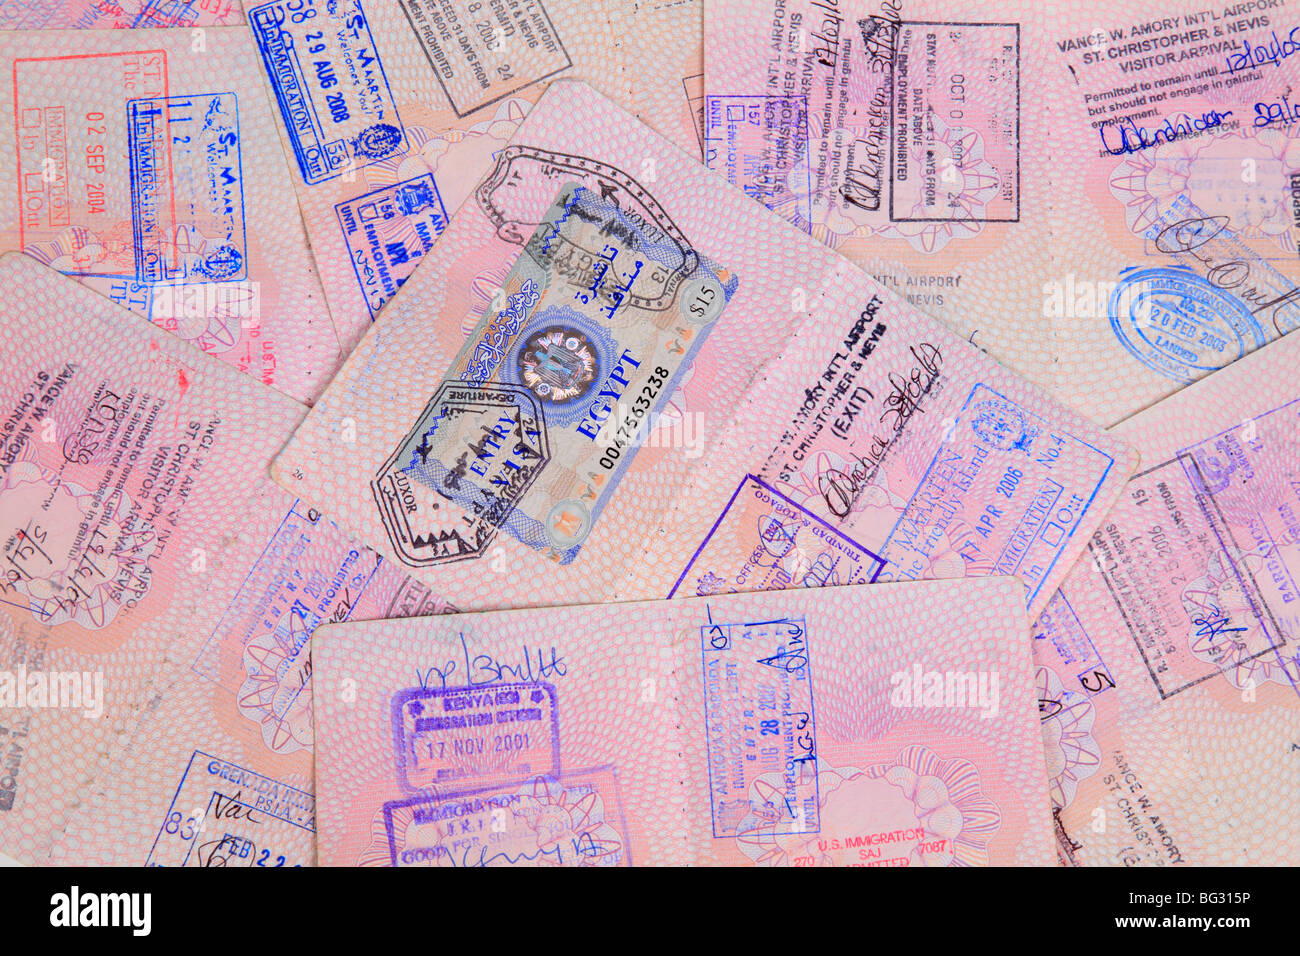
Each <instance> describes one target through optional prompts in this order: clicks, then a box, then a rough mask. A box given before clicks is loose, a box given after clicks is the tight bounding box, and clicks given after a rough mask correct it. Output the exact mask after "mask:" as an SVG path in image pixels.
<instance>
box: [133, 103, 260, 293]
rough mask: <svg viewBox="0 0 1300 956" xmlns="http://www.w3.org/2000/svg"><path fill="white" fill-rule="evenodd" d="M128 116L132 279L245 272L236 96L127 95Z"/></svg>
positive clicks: (229, 277)
mask: <svg viewBox="0 0 1300 956" xmlns="http://www.w3.org/2000/svg"><path fill="white" fill-rule="evenodd" d="M126 116H127V155H128V157H129V160H130V171H131V220H132V229H131V232H132V239H133V246H134V250H135V279H136V281H137V282H142V283H159V282H229V281H236V280H239V279H244V278H247V276H248V241H247V237H246V232H245V227H244V173H243V163H242V160H241V157H240V136H239V100H238V97H236V96H235V94H234V93H205V94H201V95H197V96H169V97H157V98H152V99H139V100H132V101H130V102H129V103H128V104H127V107H126ZM182 238H183V241H182Z"/></svg>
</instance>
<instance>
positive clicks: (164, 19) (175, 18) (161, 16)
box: [131, 0, 199, 30]
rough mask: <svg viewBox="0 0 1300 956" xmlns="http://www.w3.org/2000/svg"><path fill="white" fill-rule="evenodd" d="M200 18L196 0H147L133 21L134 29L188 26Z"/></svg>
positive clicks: (132, 26) (141, 5) (132, 27)
mask: <svg viewBox="0 0 1300 956" xmlns="http://www.w3.org/2000/svg"><path fill="white" fill-rule="evenodd" d="M198 18H199V11H198V10H196V9H194V0H145V2H144V3H142V4H140V12H139V13H137V14H136V15H135V18H134V19H133V20H132V21H131V29H132V30H141V29H154V28H158V27H187V26H190V25H191V24H192V23H194V22H195V21H196V20H198Z"/></svg>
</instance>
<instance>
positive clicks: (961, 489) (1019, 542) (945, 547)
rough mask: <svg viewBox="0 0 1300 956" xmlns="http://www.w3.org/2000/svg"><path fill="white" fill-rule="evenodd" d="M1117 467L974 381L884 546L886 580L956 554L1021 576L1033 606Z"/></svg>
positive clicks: (976, 565)
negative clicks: (1084, 517) (1109, 476)
mask: <svg viewBox="0 0 1300 956" xmlns="http://www.w3.org/2000/svg"><path fill="white" fill-rule="evenodd" d="M1114 467H1115V459H1114V458H1112V457H1111V456H1110V455H1108V454H1106V453H1105V452H1103V451H1101V450H1100V449H1098V448H1096V447H1094V446H1093V445H1090V444H1089V443H1088V442H1086V441H1084V440H1083V439H1080V438H1076V437H1075V436H1073V435H1070V434H1065V433H1059V432H1056V431H1055V430H1054V427H1053V425H1052V423H1051V422H1050V421H1048V420H1047V419H1045V418H1043V417H1042V416H1040V415H1036V414H1034V413H1033V412H1031V411H1030V410H1029V409H1027V408H1025V407H1023V406H1022V405H1020V404H1018V403H1017V402H1015V401H1012V400H1011V399H1009V398H1007V397H1006V396H1005V395H1003V394H1001V393H1000V392H997V391H995V390H993V389H992V388H990V387H989V386H987V385H985V384H984V383H982V382H981V383H977V384H976V385H975V387H974V388H972V389H971V393H970V395H968V396H967V398H966V401H965V402H964V403H963V404H962V407H961V409H960V410H959V411H958V413H957V415H956V416H955V417H954V418H953V420H952V421H951V422H945V432H944V440H943V442H942V443H941V444H940V446H939V450H938V451H937V452H936V453H935V456H934V458H933V459H931V461H930V464H929V465H928V466H927V467H926V470H925V473H924V474H923V475H922V476H921V480H920V482H919V483H918V484H917V486H916V490H915V491H914V492H913V493H912V497H911V498H910V499H909V500H908V502H907V505H906V506H905V507H904V509H903V511H902V514H900V515H899V518H898V520H897V522H895V524H894V527H893V528H892V529H891V530H890V532H889V535H888V536H887V537H886V538H885V541H884V543H883V544H882V545H881V546H880V553H881V556H882V557H883V558H884V559H885V560H886V561H887V562H888V563H889V565H890V568H889V571H888V572H886V574H885V575H884V577H885V579H886V580H891V581H893V580H907V581H912V580H917V579H918V578H923V577H926V576H927V575H928V574H929V573H930V571H931V568H932V567H933V565H934V562H935V561H936V560H937V559H938V557H940V556H941V554H942V553H946V552H948V551H952V552H955V553H956V554H957V555H959V556H960V557H961V558H962V559H963V561H964V563H965V565H966V566H967V567H968V568H970V569H973V572H974V573H978V574H990V575H1014V576H1016V577H1018V578H1020V579H1021V580H1022V581H1023V582H1025V585H1026V589H1027V590H1028V592H1029V593H1028V603H1030V604H1032V603H1033V602H1034V600H1035V598H1036V597H1037V596H1038V593H1039V591H1041V590H1042V587H1043V584H1044V583H1045V582H1046V580H1047V576H1048V574H1049V573H1050V572H1051V570H1052V568H1054V567H1055V566H1056V564H1057V562H1058V561H1059V560H1060V558H1061V554H1062V552H1063V551H1064V550H1065V547H1066V545H1067V544H1068V543H1069V541H1070V539H1071V538H1072V537H1073V535H1074V533H1075V531H1076V530H1077V529H1078V527H1079V522H1080V521H1082V520H1083V516H1084V515H1085V514H1086V513H1087V512H1088V509H1089V508H1091V507H1092V503H1093V501H1094V500H1095V499H1096V497H1097V492H1098V490H1099V489H1100V488H1101V486H1102V484H1104V483H1105V481H1106V477H1107V476H1108V475H1109V474H1110V470H1111V469H1112V468H1114ZM972 515H973V516H975V517H974V519H973V521H972V519H971V516H972ZM968 573H970V572H968Z"/></svg>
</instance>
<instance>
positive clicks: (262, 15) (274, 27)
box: [247, 0, 409, 185]
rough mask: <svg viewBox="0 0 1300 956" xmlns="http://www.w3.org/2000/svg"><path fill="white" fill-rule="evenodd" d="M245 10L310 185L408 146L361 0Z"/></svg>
mask: <svg viewBox="0 0 1300 956" xmlns="http://www.w3.org/2000/svg"><path fill="white" fill-rule="evenodd" d="M247 12H248V22H249V25H250V26H251V27H252V30H253V36H254V38H255V39H256V40H257V46H258V49H259V50H260V51H261V53H262V60H263V62H264V63H265V64H266V70H267V74H268V76H269V78H270V83H271V89H272V91H273V92H274V93H275V99H276V102H277V103H278V104H279V106H280V113H281V115H282V116H283V117H284V126H285V129H286V131H287V132H288V134H289V142H290V145H292V147H293V153H294V156H295V158H296V159H297V160H298V167H299V169H301V171H302V178H303V180H304V181H305V182H306V183H307V184H308V185H313V184H315V183H320V182H324V181H325V180H327V179H333V178H334V177H336V176H340V175H342V174H343V172H344V171H345V170H347V169H359V168H361V167H363V166H369V165H371V164H373V163H377V162H381V161H382V160H385V159H388V158H390V157H393V156H400V155H403V154H404V153H406V151H407V149H408V148H409V143H408V142H407V139H406V130H405V127H403V126H402V121H401V118H400V117H399V116H398V114H397V104H396V103H395V102H394V101H393V95H392V92H391V91H390V90H389V86H388V77H387V76H386V75H385V73H384V64H383V62H382V61H381V59H380V56H379V51H378V50H377V49H376V47H375V39H374V37H373V36H371V33H370V27H369V25H368V24H367V22H366V15H365V11H364V10H363V9H362V6H361V0H337V2H333V3H329V4H326V5H324V6H314V5H304V4H303V3H301V2H298V0H276V2H273V3H264V4H261V5H260V6H256V7H252V8H251V9H249V10H248V11H247Z"/></svg>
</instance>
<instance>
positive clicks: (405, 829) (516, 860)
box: [384, 766, 632, 867]
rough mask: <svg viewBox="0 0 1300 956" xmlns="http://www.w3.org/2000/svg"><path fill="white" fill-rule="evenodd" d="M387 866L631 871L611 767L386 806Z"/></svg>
mask: <svg viewBox="0 0 1300 956" xmlns="http://www.w3.org/2000/svg"><path fill="white" fill-rule="evenodd" d="M384 829H385V831H386V832H387V834H388V849H389V858H390V863H391V865H392V866H448V867H457V866H471V867H482V866H528V865H531V864H536V865H545V866H631V865H632V851H631V846H630V843H629V840H628V837H627V832H628V831H627V820H626V818H625V817H624V814H623V800H622V796H621V794H620V793H619V782H618V771H617V770H616V769H615V768H614V767H612V766H604V767H593V768H591V769H588V770H580V771H574V772H572V773H566V774H564V775H563V776H560V775H559V774H536V775H533V776H525V777H515V778H512V779H511V780H510V781H509V782H507V783H501V784H496V785H490V786H482V787H477V788H472V789H466V790H461V791H455V792H450V793H426V794H419V795H416V796H413V797H411V798H409V799H406V800H394V801H392V802H390V803H386V804H384Z"/></svg>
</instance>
